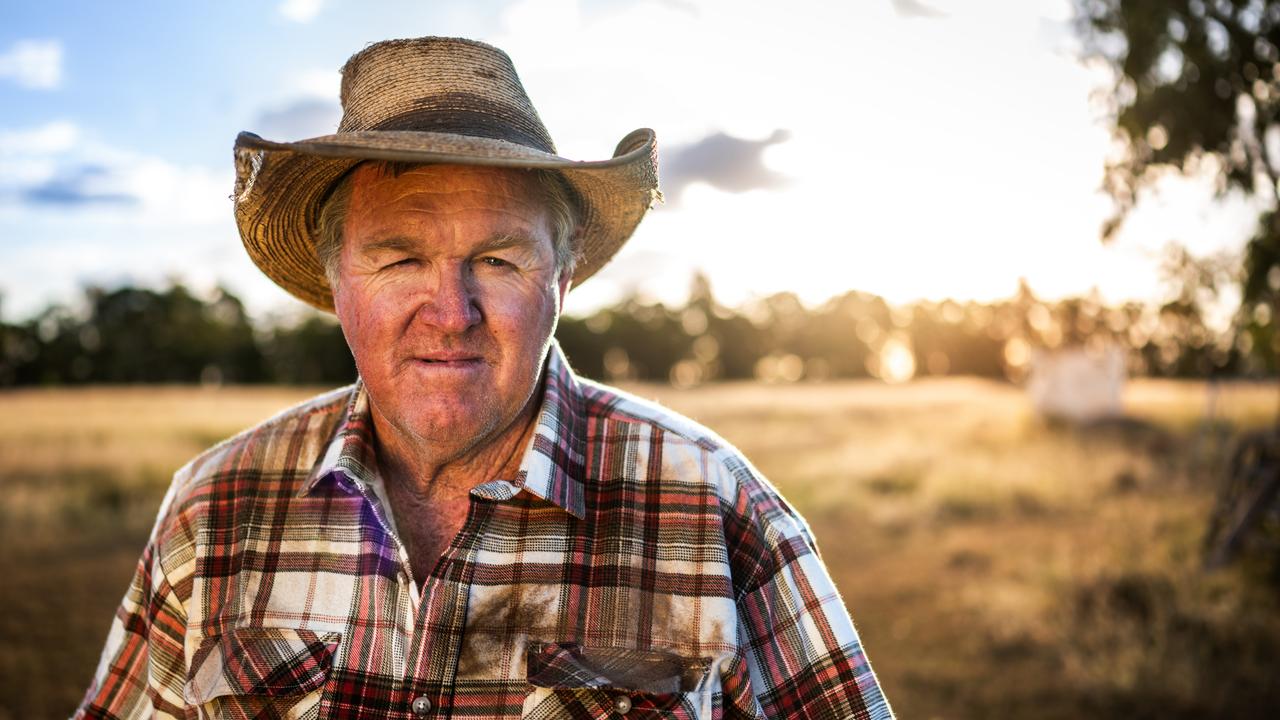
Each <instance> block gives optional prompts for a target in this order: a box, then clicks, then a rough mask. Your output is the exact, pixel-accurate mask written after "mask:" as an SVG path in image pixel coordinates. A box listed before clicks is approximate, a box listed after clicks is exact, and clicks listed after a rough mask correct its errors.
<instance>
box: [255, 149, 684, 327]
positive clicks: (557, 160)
mask: <svg viewBox="0 0 1280 720" xmlns="http://www.w3.org/2000/svg"><path fill="white" fill-rule="evenodd" d="M235 159H236V185H235V191H234V193H233V195H232V199H233V200H235V217H236V225H237V226H238V227H239V230H240V238H241V240H242V241H243V242H244V246H245V250H246V251H248V253H249V257H250V258H251V259H252V260H253V262H254V264H255V265H257V266H258V268H259V269H261V270H262V272H263V273H265V274H266V275H267V277H269V278H271V279H272V280H273V281H274V282H275V283H276V284H277V285H279V286H280V287H282V288H284V289H285V290H287V291H288V292H289V293H290V294H292V295H293V296H294V297H297V298H298V299H300V300H302V301H303V302H305V303H307V304H308V305H311V306H313V307H316V308H318V309H320V310H324V311H327V312H333V296H332V294H331V293H330V289H329V283H328V281H327V280H326V279H325V274H324V269H323V268H322V267H321V266H320V261H319V260H318V259H317V257H316V253H315V238H316V237H317V219H318V217H319V211H320V206H321V204H322V203H323V202H324V200H325V199H326V198H327V197H328V195H329V192H330V190H331V189H332V187H333V185H334V183H336V182H337V180H338V179H339V178H341V177H342V175H343V174H344V173H346V172H347V171H348V170H350V169H351V168H352V167H354V166H355V165H356V164H358V163H360V162H362V161H365V160H389V161H406V162H422V163H446V164H456V165H485V166H493V167H510V168H540V169H546V170H555V171H557V172H559V173H560V174H561V175H562V176H563V177H564V179H565V181H566V182H567V183H568V184H569V185H570V186H571V187H572V188H573V190H574V192H575V193H576V194H577V200H578V203H579V206H580V207H579V210H580V216H579V226H578V238H577V239H578V243H579V247H578V264H577V266H576V268H575V270H574V274H573V285H574V286H575V287H576V286H578V285H581V284H582V283H583V281H585V280H586V279H587V278H589V277H591V276H592V275H594V274H595V273H596V272H597V271H599V270H600V268H601V267H603V266H604V265H605V263H607V262H608V261H609V259H610V258H612V257H613V256H614V254H615V253H617V251H618V249H619V248H621V247H622V245H623V244H624V243H626V241H627V239H628V238H629V237H631V234H632V233H633V232H634V231H635V228H636V226H637V225H639V223H640V220H641V219H642V218H643V217H644V214H645V212H646V211H647V210H648V209H649V208H650V207H651V206H652V205H653V204H654V203H655V202H657V201H659V200H660V199H661V194H660V193H659V192H658V164H657V141H656V138H655V136H654V133H653V131H652V130H649V129H647V128H642V129H639V130H636V131H634V132H632V133H630V134H628V135H627V136H626V137H625V138H623V139H622V141H621V142H619V143H618V147H617V150H616V151H615V152H614V156H613V157H612V158H609V159H607V160H597V161H575V160H568V159H566V158H562V157H559V156H557V155H552V154H550V153H545V152H542V151H539V150H536V149H533V148H530V147H526V146H524V145H518V144H516V143H512V142H508V141H505V140H497V139H491V138H483V137H473V136H468V135H455V134H451V133H438V132H417V131H388V130H366V131H357V132H345V133H340V134H337V135H325V136H322V137H316V138H310V139H307V140H299V141H297V142H288V143H280V142H272V141H270V140H264V139H263V138H261V137H259V136H257V135H255V134H253V133H248V132H242V133H240V134H239V135H238V136H237V137H236V143H235Z"/></svg>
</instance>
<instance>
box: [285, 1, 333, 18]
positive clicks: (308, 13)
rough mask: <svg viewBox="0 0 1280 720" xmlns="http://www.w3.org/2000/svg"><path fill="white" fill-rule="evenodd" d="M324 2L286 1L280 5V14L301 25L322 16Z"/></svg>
mask: <svg viewBox="0 0 1280 720" xmlns="http://www.w3.org/2000/svg"><path fill="white" fill-rule="evenodd" d="M323 5H324V0H284V2H282V3H280V8H279V9H280V14H281V15H283V16H284V17H286V18H288V19H289V20H292V21H294V22H299V23H308V22H311V21H312V20H315V19H316V15H319V14H320V8H321V7H322V6H323Z"/></svg>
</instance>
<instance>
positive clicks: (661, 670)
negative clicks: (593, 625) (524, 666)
mask: <svg viewBox="0 0 1280 720" xmlns="http://www.w3.org/2000/svg"><path fill="white" fill-rule="evenodd" d="M526 660H527V663H528V680H529V684H531V685H534V686H535V687H544V688H611V689H617V690H631V691H636V692H642V693H654V694H664V693H678V692H692V691H694V690H698V689H700V688H701V686H702V684H703V681H704V678H705V676H706V673H707V669H708V668H709V667H710V666H711V658H687V657H683V656H681V655H676V654H675V653H671V652H665V651H662V650H637V649H635V648H621V647H588V646H583V645H578V644H576V643H549V642H532V643H530V644H529V650H528V654H527V656H526Z"/></svg>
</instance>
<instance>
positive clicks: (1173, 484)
mask: <svg viewBox="0 0 1280 720" xmlns="http://www.w3.org/2000/svg"><path fill="white" fill-rule="evenodd" d="M631 389H632V390H634V391H636V392H639V393H641V394H643V395H646V396H649V397H653V398H656V399H658V400H660V401H661V402H664V403H665V404H667V405H669V406H672V407H674V408H676V409H678V410H680V411H682V412H685V413H687V414H689V415H691V416H693V417H695V418H696V419H698V420H700V421H702V422H704V423H706V424H708V425H710V426H711V427H713V428H715V429H716V430H717V431H718V432H720V433H721V434H722V435H724V436H725V437H726V438H727V439H729V440H730V441H732V442H733V443H735V444H736V445H738V446H739V447H740V448H742V449H743V450H744V451H745V452H746V453H747V454H748V456H750V457H751V458H752V460H753V461H754V462H755V463H756V464H757V465H758V466H759V467H760V468H761V470H763V471H764V472H765V474H766V475H768V477H770V478H771V479H772V480H773V482H774V483H775V484H776V485H778V486H779V488H781V489H782V491H783V492H784V494H785V495H786V496H787V497H788V498H789V499H790V500H791V501H792V503H793V504H794V505H796V506H797V508H798V509H799V510H800V511H801V512H802V513H804V515H805V516H806V517H807V518H808V519H809V521H810V523H811V525H812V526H813V529H814V532H815V534H816V536H817V538H818V542H819V545H820V547H821V549H822V551H823V554H824V558H825V559H826V561H827V563H828V565H829V567H830V569H831V572H832V574H833V575H834V577H835V578H836V581H837V584H838V585H839V587H840V589H841V591H842V593H843V595H844V598H845V601H846V603H847V604H848V606H849V608H850V610H851V612H852V614H853V617H854V620H855V622H856V623H857V624H858V627H859V629H860V631H861V633H862V636H863V641H864V643H865V645H866V648H867V650H868V653H869V656H870V658H871V660H872V663H873V665H874V667H875V669H876V671H877V673H878V674H879V675H880V678H881V682H882V683H883V685H884V688H885V691H886V693H887V694H888V695H889V697H890V700H891V701H892V702H893V704H894V706H895V709H896V710H897V711H898V713H899V715H900V716H901V717H904V718H964V717H974V718H979V717H980V718H988V717H1019V718H1067V717H1081V716H1085V717H1126V718H1148V717H1150V718H1156V717H1160V718H1178V717H1271V716H1274V713H1275V712H1276V709H1277V708H1280V687H1278V686H1277V684H1276V683H1275V682H1274V678H1275V659H1276V658H1277V657H1280V608H1278V607H1277V602H1276V597H1275V596H1276V593H1275V586H1267V585H1266V584H1265V583H1262V582H1259V581H1257V580H1254V579H1252V577H1253V576H1252V575H1250V574H1248V572H1247V571H1242V570H1240V569H1239V568H1232V569H1228V570H1225V571H1219V572H1216V573H1213V574H1205V573H1202V572H1201V571H1200V570H1199V562H1200V556H1199V549H1200V542H1201V536H1202V534H1203V530H1204V524H1205V519H1206V516H1207V513H1208V511H1209V508H1210V506H1211V504H1212V500H1213V490H1214V487H1215V482H1216V479H1215V471H1216V468H1218V467H1219V466H1220V464H1221V459H1222V454H1223V452H1224V448H1226V447H1227V446H1228V445H1229V442H1230V440H1231V438H1232V437H1233V436H1235V435H1236V434H1238V433H1239V432H1241V431H1243V430H1244V429H1247V428H1250V427H1257V426H1260V425H1263V424H1265V423H1268V422H1270V421H1271V420H1272V419H1273V418H1274V412H1275V407H1276V392H1277V390H1276V388H1275V387H1274V386H1270V387H1266V386H1257V385H1238V386H1231V387H1229V388H1226V389H1223V390H1220V391H1218V392H1217V393H1216V395H1215V398H1214V401H1213V408H1214V422H1212V423H1207V422H1205V421H1204V416H1205V410H1206V407H1207V402H1206V399H1207V397H1208V395H1207V393H1206V388H1205V386H1204V385H1202V384H1196V383H1162V382H1150V381H1146V382H1135V383H1131V385H1130V387H1129V389H1128V391H1127V394H1126V407H1127V408H1128V409H1129V416H1128V417H1127V418H1126V419H1125V420H1124V421H1122V422H1112V423H1108V424H1104V425H1100V426H1096V427H1091V428H1078V427H1068V426H1061V425H1053V424H1046V423H1043V422H1041V421H1039V420H1037V419H1036V418H1034V417H1033V416H1032V415H1031V413H1030V410H1029V408H1028V406H1027V404H1026V402H1025V400H1024V399H1023V396H1022V395H1021V393H1020V392H1019V391H1018V390H1016V389H1015V388H1012V387H1009V386H1007V385H1002V384H996V383H988V382H983V381H976V380H966V379H950V380H930V381H922V382H917V383H913V384H909V385H905V386H897V387H889V386H884V385H879V384H874V383H859V382H850V383H832V384H823V385H798V386H768V385H758V384H726V385H718V386H714V387H708V388H702V389H697V390H692V391H674V390H671V389H668V388H663V387H656V386H655V387H648V386H646V387H637V388H631ZM312 392H313V391H309V390H297V389H274V388H272V389H239V388H231V389H219V390H204V389H197V388H161V389H109V388H104V389H89V390H57V391H24V392H14V393H5V394H0V407H2V408H3V410H4V412H3V413H0V488H2V489H3V491H4V502H3V503H2V504H0V577H3V578H4V580H3V582H0V638H3V641H4V645H5V648H6V650H5V652H3V653H0V718H28V717H60V716H65V715H66V714H68V713H69V712H70V710H71V708H72V707H73V706H74V704H75V702H76V701H77V700H78V698H79V695H80V694H81V693H82V692H83V690H84V687H85V686H86V685H87V683H88V681H89V676H90V675H91V673H92V671H93V667H94V664H95V662H96V660H97V654H98V651H99V649H100V648H101V644H102V641H103V639H104V637H105V633H106V629H107V625H108V623H109V621H110V617H111V613H112V611H113V609H114V607H115V605H116V603H117V602H118V601H119V598H120V596H121V594H122V593H123V591H124V587H125V584H126V582H127V581H128V578H129V575H130V573H131V572H132V569H133V564H134V562H135V561H136V559H137V554H138V552H139V550H140V549H141V546H142V544H143V542H144V541H145V538H146V534H147V532H148V530H149V528H150V525H151V522H152V520H153V517H154V513H155V510H156V507H157V505H158V503H159V499H160V496H161V494H162V493H163V491H164V487H165V485H166V483H167V481H168V477H169V475H170V474H171V473H172V471H173V470H174V469H176V468H177V467H178V466H180V465H181V464H182V463H183V462H185V461H186V460H187V458H189V457H190V456H191V455H193V454H195V453H197V452H199V451H200V450H201V449H203V448H204V447H206V446H208V445H209V444H211V443H212V442H214V441H216V440H218V439H220V438H222V437H224V436H226V435H229V434H231V433H233V432H235V431H237V430H238V429H240V428H242V427H245V426H247V425H249V424H252V423H253V422H256V421H258V420H261V419H263V418H265V417H267V416H269V415H271V414H273V413H275V412H276V411H277V410H279V409H281V408H283V407H284V406H286V405H288V404H291V403H293V402H296V401H298V400H301V399H303V398H305V397H307V396H309V395H310V394H312Z"/></svg>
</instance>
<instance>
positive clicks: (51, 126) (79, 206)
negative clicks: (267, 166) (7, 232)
mask: <svg viewBox="0 0 1280 720" xmlns="http://www.w3.org/2000/svg"><path fill="white" fill-rule="evenodd" d="M0 165H3V167H4V170H5V171H4V173H3V174H2V175H0V211H3V213H4V216H5V217H6V218H7V219H10V220H21V219H23V218H24V217H30V216H36V215H46V216H54V217H71V216H78V217H90V216H91V217H92V218H93V220H94V221H95V222H105V223H126V224H128V223H141V224H157V223H179V224H187V225H190V224H201V223H209V222H213V221H216V220H217V219H218V218H221V217H222V216H224V215H228V214H229V213H230V202H229V201H228V200H227V194H228V193H229V192H230V188H231V183H232V178H231V171H230V170H226V169H224V170H221V171H217V172H215V171H212V170H209V169H208V168H205V167H202V166H198V165H191V166H183V165H177V164H174V163H171V162H169V161H167V160H165V159H163V158H160V157H156V156H151V155H142V154H139V153H136V152H133V151H127V150H121V149H119V148H116V147H113V146H111V145H108V144H106V143H103V142H101V141H99V140H97V139H95V138H93V137H91V136H89V135H87V134H86V133H85V132H84V131H83V130H82V129H81V128H79V127H78V126H77V125H75V124H74V123H71V122H68V121H65V120H57V121H53V122H49V123H46V124H44V125H40V126H36V127H32V128H22V129H11V130H0Z"/></svg>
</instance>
